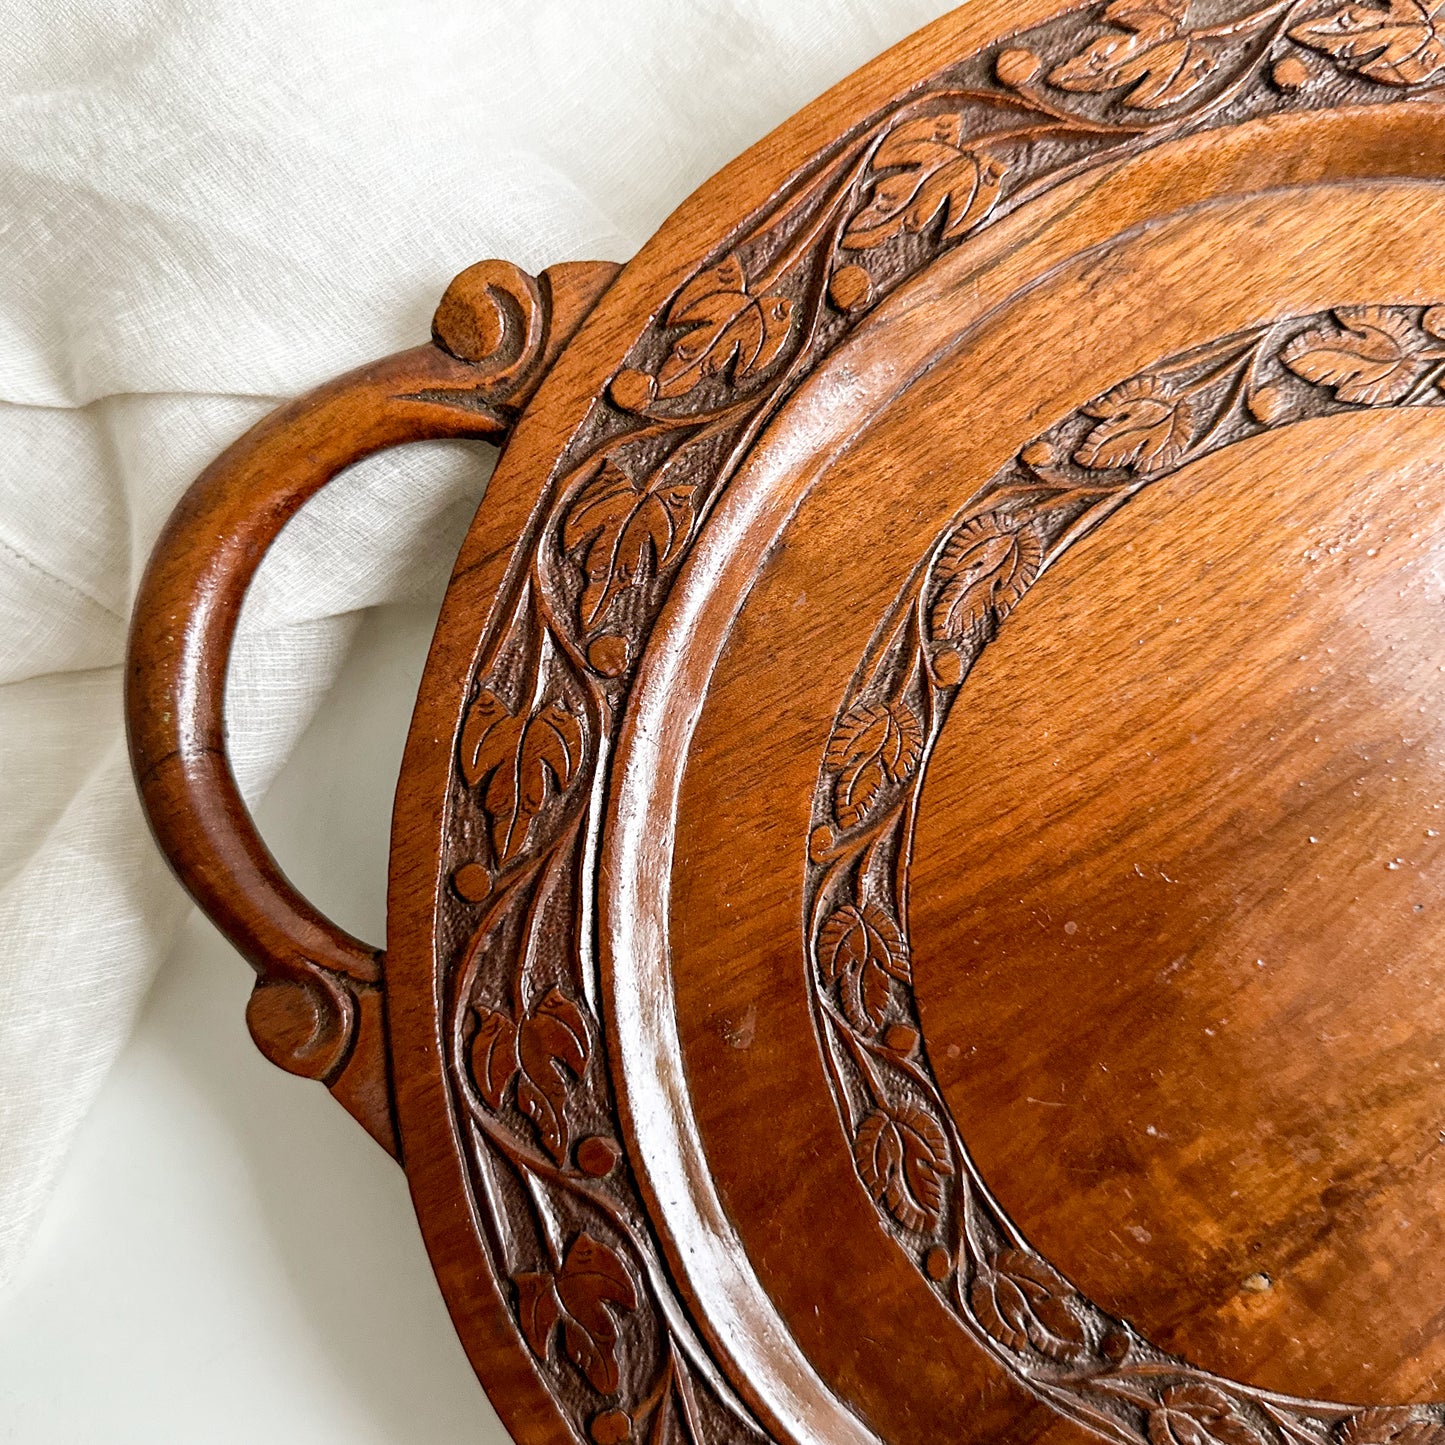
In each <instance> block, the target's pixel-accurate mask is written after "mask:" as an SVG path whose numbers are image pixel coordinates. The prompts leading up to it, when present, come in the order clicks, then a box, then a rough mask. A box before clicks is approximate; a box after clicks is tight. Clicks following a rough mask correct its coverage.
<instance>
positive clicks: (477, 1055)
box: [472, 1009, 518, 1109]
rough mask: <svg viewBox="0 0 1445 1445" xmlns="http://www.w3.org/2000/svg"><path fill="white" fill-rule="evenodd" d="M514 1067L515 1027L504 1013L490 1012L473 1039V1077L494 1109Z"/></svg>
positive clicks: (515, 1067) (484, 1016)
mask: <svg viewBox="0 0 1445 1445" xmlns="http://www.w3.org/2000/svg"><path fill="white" fill-rule="evenodd" d="M517 1068H518V1059H517V1026H516V1024H514V1023H513V1022H512V1020H511V1019H509V1018H508V1017H507V1015H506V1014H504V1013H502V1012H500V1011H499V1010H497V1009H489V1010H488V1011H487V1012H486V1013H485V1014H484V1015H483V1016H482V1021H481V1023H480V1024H479V1025H478V1027H477V1032H476V1034H475V1035H474V1036H473V1038H472V1078H473V1079H475V1080H476V1085H477V1092H478V1093H480V1094H481V1096H482V1098H484V1099H485V1100H486V1101H487V1103H488V1104H489V1105H490V1106H491V1107H492V1108H493V1109H500V1108H501V1107H502V1099H503V1097H504V1096H505V1095H506V1092H507V1085H508V1084H510V1083H511V1082H512V1079H513V1078H514V1076H515V1075H516V1072H517Z"/></svg>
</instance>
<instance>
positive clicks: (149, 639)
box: [126, 261, 618, 1158]
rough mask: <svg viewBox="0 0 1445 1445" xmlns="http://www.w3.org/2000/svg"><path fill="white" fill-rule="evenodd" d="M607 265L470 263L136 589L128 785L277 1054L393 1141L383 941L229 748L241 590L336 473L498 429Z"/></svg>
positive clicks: (294, 406) (183, 518)
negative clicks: (258, 804)
mask: <svg viewBox="0 0 1445 1445" xmlns="http://www.w3.org/2000/svg"><path fill="white" fill-rule="evenodd" d="M617 269H618V268H617V267H616V266H614V265H611V264H608V263H602V262H576V263H571V264H568V265H565V266H556V267H552V268H551V269H549V270H548V271H545V272H543V273H542V275H541V276H540V277H536V278H534V277H532V276H530V275H528V274H527V273H526V272H524V271H521V270H519V269H518V268H517V267H515V266H513V265H511V264H510V263H507V262H502V261H483V262H480V263H478V264H477V265H476V266H472V267H470V268H468V270H466V271H463V272H462V273H461V275H460V276H458V277H457V278H456V280H455V281H453V282H452V284H451V285H450V286H449V287H448V288H447V291H446V294H445V295H444V296H443V298H442V301H441V304H440V306H439V307H438V308H437V313H436V319H435V322H434V325H433V341H432V343H431V344H429V345H426V346H419V347H415V348H413V349H412V350H409V351H403V352H399V353H397V354H396V355H395V356H391V357H388V358H387V359H385V360H383V361H379V362H376V363H374V364H373V365H370V366H366V367H362V368H361V369H360V370H358V371H353V372H351V373H349V374H348V375H346V376H343V377H341V378H339V379H338V380H336V381H333V382H331V383H330V384H328V385H326V386H323V387H321V388H320V389H319V390H317V391H314V392H312V393H311V394H310V395H308V396H305V397H302V398H300V399H299V400H297V401H294V402H292V403H290V404H289V405H288V406H285V407H283V408H281V409H280V410H279V411H277V412H275V413H274V414H273V415H271V416H270V417H268V418H266V419H265V420H264V421H262V422H261V423H260V424H259V425H257V426H256V427H254V428H253V429H252V430H251V431H249V432H247V433H246V435H245V436H243V437H241V438H240V440H239V441H237V442H236V443H235V444H234V445H233V446H231V447H230V448H229V449H228V450H227V451H225V452H224V453H223V454H222V455H221V456H220V457H218V458H217V459H216V461H214V462H213V463H212V464H211V465H210V466H209V467H207V468H206V470H205V471H204V472H202V473H201V475H200V477H198V478H197V480H196V481H195V483H194V484H193V485H192V486H191V488H190V490H189V491H188V492H187V493H186V495H185V496H184V497H183V498H182V500H181V502H180V504H179V506H178V507H177V508H176V510H175V512H174V513H173V514H172V516H171V518H170V521H169V522H168V523H167V525H166V527H165V530H164V531H163V532H162V534H161V537H160V539H159V541H158V542H157V544H156V547H155V551H154V552H153V554H152V556H151V560H150V563H149V566H148V567H147V569H146V572H145V576H144V578H143V579H142V582H141V586H140V590H139V592H138V594H137V596H136V603H135V610H134V614H133V619H132V623H131V634H130V643H129V653H128V657H127V669H126V724H127V730H128V734H129V739H130V752H131V763H132V767H133V768H134V771H135V776H136V781H137V786H138V788H139V791H140V795H141V800H142V803H143V806H144V808H145V812H146V816H147V818H148V819H149V822H150V826H151V830H152V832H153V833H154V835H155V838H156V841H157V843H158V844H159V845H160V848H161V851H162V852H163V853H164V854H165V855H166V858H167V859H168V860H169V862H170V864H171V867H172V868H173V869H174V870H175V873H176V875H177V877H178V878H179V879H180V881H181V883H182V884H183V885H184V886H185V888H186V890H187V891H188V892H189V893H190V895H191V896H192V898H194V899H195V901H196V902H197V903H198V904H199V905H200V906H201V908H202V909H203V910H204V911H205V913H206V914H207V915H208V916H209V917H210V918H211V920H212V921H213V922H214V923H215V924H216V926H217V927H218V928H219V929H220V930H221V932H222V933H223V934H225V936H226V937H227V938H228V939H229V940H230V941H231V943H233V944H234V945H235V947H236V948H237V949H238V950H239V951H240V952H241V953H242V954H243V955H244V956H245V957H246V959H247V960H248V961H249V962H250V964H251V965H252V967H253V968H254V969H255V970H256V974H257V980H256V986H255V989H254V991H253V992H252V995H251V1000H250V1003H249V1004H248V1006H247V1010H246V1018H247V1023H248V1025H249V1026H250V1030H251V1035H252V1037H253V1038H254V1039H255V1041H256V1044H257V1046H258V1047H259V1048H260V1050H261V1052H262V1053H263V1054H265V1055H266V1057H267V1058H268V1059H270V1060H271V1061H272V1062H273V1063H274V1064H277V1065H278V1066H279V1067H281V1068H283V1069H286V1070H287V1071H288V1072H290V1073H294V1074H299V1075H302V1076H303V1077H305V1078H310V1079H319V1080H321V1081H322V1082H323V1083H325V1084H326V1085H327V1087H328V1088H330V1089H331V1091H332V1092H333V1093H334V1094H335V1095H336V1097H337V1098H338V1099H339V1100H340V1101H341V1103H342V1104H344V1105H345V1107H346V1108H347V1109H348V1110H349V1111H350V1112H351V1113H352V1114H353V1115H354V1116H355V1117H356V1118H357V1119H358V1120H359V1121H360V1122H361V1123H362V1124H363V1125H364V1126H365V1128H366V1129H367V1130H368V1131H369V1132H370V1133H371V1134H372V1136H373V1137H374V1138H375V1139H376V1140H377V1141H378V1142H379V1143H380V1144H381V1145H382V1146H383V1147H384V1148H386V1149H387V1150H388V1151H389V1152H390V1153H392V1154H393V1155H395V1156H396V1157H398V1158H399V1157H400V1152H399V1147H398V1140H397V1135H396V1129H395V1124H394V1120H393V1111H392V1107H391V1089H390V1081H389V1069H388V1063H387V1056H386V1044H385V1020H384V1015H383V996H382V988H383V956H382V953H381V951H380V950H379V949H376V948H373V947H371V946H370V945H369V944H366V943H363V942H362V941H361V940H360V939H357V938H354V937H352V935H351V934H349V933H348V932H346V930H345V929H343V928H340V927H338V926H337V925H336V924H335V923H332V922H331V921H330V920H329V919H328V918H326V917H325V916H324V915H323V914H322V913H320V912H319V911H318V910H317V909H316V908H314V907H313V906H312V905H311V904H310V903H309V902H307V900H306V899H305V898H304V897H302V895H301V894H300V893H299V892H298V891H297V890H296V889H295V888H294V887H293V886H292V884H291V883H290V882H289V881H288V880H287V878H286V876H285V874H284V873H283V872H282V871H281V868H280V866H279V865H278V864H277V862H276V860H275V859H274V858H273V857H272V856H271V853H270V851H269V850H268V849H267V847H266V845H265V843H264V842H263V841H262V839H261V836H260V834H259V833H258V832H257V830H256V825H255V823H254V821H253V820H252V818H251V815H250V813H249V811H248V810H247V808H246V804H245V802H244V800H243V799H242V797H241V792H240V789H239V787H238V786H237V783H236V778H235V774H234V773H233V772H232V769H231V764H230V760H229V758H228V756H227V752H226V722H225V689H226V669H227V664H228V662H229V660H230V655H231V647H232V643H233V642H234V640H235V634H236V624H237V621H238V620H239V617H240V612H241V605H242V602H243V601H244V599H245V595H246V591H247V588H248V587H249V586H250V583H251V579H252V577H253V576H254V575H255V572H256V569H257V567H258V566H259V565H260V563H261V559H262V558H263V557H264V556H265V554H266V551H267V549H268V548H269V547H270V545H271V543H272V542H273V541H275V539H276V537H277V535H278V534H279V533H280V531H281V529H282V527H284V526H285V525H286V523H287V521H289V520H290V518H291V517H292V516H293V515H294V514H295V513H296V512H297V510H298V509H299V508H300V507H301V506H302V504H303V503H305V502H306V500H307V499H308V498H310V497H312V496H314V495H315V493H316V492H318V491H319V490H320V489H321V488H322V487H324V486H325V485H326V483H327V482H329V481H330V480H331V479H332V478H333V477H335V476H336V475H337V473H338V472H340V471H342V470H343V469H344V468H346V467H348V466H350V465H351V464H352V463H353V462H357V461H360V460H361V459H362V458H363V457H366V456H369V455H371V454H372V453H375V452H378V451H382V450H384V449H385V448H387V447H392V446H398V445H400V444H401V443H403V442H412V441H424V440H429V439H434V438H438V437H473V438H481V439H483V440H486V441H492V442H501V441H502V440H504V439H505V437H506V435H507V433H508V431H509V430H510V428H511V426H512V424H513V423H514V422H515V420H516V418H517V417H518V416H519V415H520V414H521V411H522V408H523V407H524V406H525V405H526V403H527V401H528V400H529V399H530V397H531V395H532V394H533V392H535V391H536V389H537V386H538V385H539V384H540V382H541V380H542V377H543V376H544V375H545V374H546V372H547V371H548V370H549V369H550V367H551V365H552V363H553V361H554V360H555V359H556V357H557V356H558V354H560V352H561V350H562V348H563V347H564V346H565V345H566V344H567V342H568V341H569V340H571V338H572V336H573V335H574V334H575V333H576V331H577V329H578V327H579V326H580V325H581V323H582V321H583V320H584V318H585V317H586V315H587V313H588V312H589V311H590V310H591V309H592V307H593V306H594V305H595V304H596V302H597V300H598V298H599V297H600V296H601V294H602V292H603V291H604V290H605V289H606V288H607V286H608V285H609V284H610V283H611V281H612V278H613V276H615V274H616V272H617Z"/></svg>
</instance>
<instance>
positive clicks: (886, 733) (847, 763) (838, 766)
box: [825, 700, 923, 828]
mask: <svg viewBox="0 0 1445 1445" xmlns="http://www.w3.org/2000/svg"><path fill="white" fill-rule="evenodd" d="M922 755H923V727H922V724H921V723H920V722H919V721H918V715H917V714H916V713H915V712H914V711H913V709H912V708H911V707H910V706H909V705H908V704H907V703H906V702H903V701H901V700H900V701H898V702H890V703H856V704H855V705H854V706H853V707H850V708H849V709H848V711H847V712H845V713H844V714H843V716H842V717H841V718H839V720H838V722H837V724H836V725H835V727H834V729H833V736H832V738H831V739H830V740H829V742H828V751H827V754H826V759H825V761H826V762H827V765H828V767H830V768H832V769H834V770H835V771H836V772H837V773H838V781H837V783H836V784H835V785H834V789H833V803H834V809H835V811H836V812H837V814H838V821H839V822H840V823H841V824H842V825H843V826H844V827H845V828H853V827H856V826H857V825H858V824H859V823H861V822H862V821H863V819H864V818H866V817H867V816H868V814H869V813H870V812H871V811H872V809H873V806H874V804H875V803H876V802H877V801H878V798H879V795H880V794H881V793H882V791H883V789H884V786H885V785H886V784H888V783H901V782H905V781H906V780H907V779H908V778H909V777H911V776H912V773H913V770H914V768H916V767H917V766H918V759H919V758H920V757H921V756H922Z"/></svg>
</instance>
